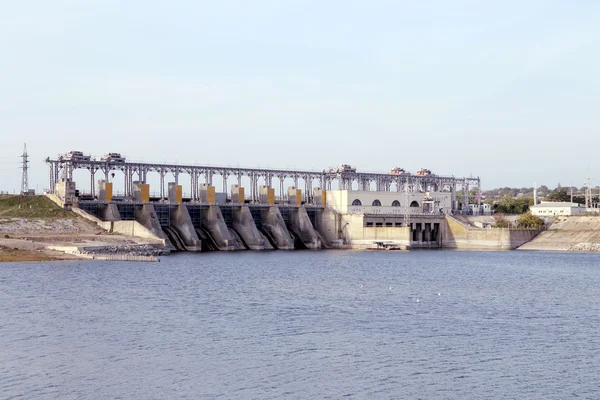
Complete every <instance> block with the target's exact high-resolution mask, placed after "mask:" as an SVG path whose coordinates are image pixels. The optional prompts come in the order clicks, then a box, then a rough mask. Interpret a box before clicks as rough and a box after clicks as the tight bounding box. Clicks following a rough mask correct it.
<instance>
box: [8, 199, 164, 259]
mask: <svg viewBox="0 0 600 400" xmlns="http://www.w3.org/2000/svg"><path fill="white" fill-rule="evenodd" d="M165 253H168V251H167V250H165V248H164V246H163V244H162V243H161V242H158V241H155V240H152V239H143V238H137V237H129V236H124V235H118V234H113V233H108V232H106V231H105V230H104V229H101V228H100V227H98V226H97V225H95V224H94V223H92V222H89V221H87V220H85V219H83V218H81V217H79V216H77V215H76V214H74V213H72V212H69V211H65V210H63V209H61V208H60V207H58V206H57V205H55V204H54V203H52V202H51V201H50V200H48V199H46V198H45V197H43V196H34V197H19V196H11V197H4V198H2V199H0V262H1V261H5V262H10V261H14V262H18V261H53V260H77V259H115V260H116V259H122V260H132V261H139V260H142V261H146V260H156V256H158V255H163V254H165Z"/></svg>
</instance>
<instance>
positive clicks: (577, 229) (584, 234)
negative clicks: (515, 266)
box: [519, 216, 600, 251]
mask: <svg viewBox="0 0 600 400" xmlns="http://www.w3.org/2000/svg"><path fill="white" fill-rule="evenodd" d="M519 250H548V251H552V250H556V251H599V250H600V217H598V216H594V217H592V216H570V217H566V216H561V217H558V218H557V219H556V220H555V222H554V223H552V225H550V226H549V227H548V228H547V230H545V231H544V232H541V233H540V234H539V235H538V236H537V237H536V238H535V239H533V240H532V241H531V242H529V243H526V244H524V245H523V246H521V247H519Z"/></svg>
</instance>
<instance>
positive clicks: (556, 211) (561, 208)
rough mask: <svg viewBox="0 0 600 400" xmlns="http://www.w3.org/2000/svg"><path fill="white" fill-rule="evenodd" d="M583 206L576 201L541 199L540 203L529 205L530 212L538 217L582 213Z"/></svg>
mask: <svg viewBox="0 0 600 400" xmlns="http://www.w3.org/2000/svg"><path fill="white" fill-rule="evenodd" d="M585 211H586V209H585V206H583V205H581V204H578V203H570V202H554V201H542V202H541V203H540V204H538V205H535V206H531V214H532V215H537V216H539V217H551V216H554V215H583V214H585Z"/></svg>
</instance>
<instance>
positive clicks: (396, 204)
mask: <svg viewBox="0 0 600 400" xmlns="http://www.w3.org/2000/svg"><path fill="white" fill-rule="evenodd" d="M392 207H400V202H399V201H398V200H394V201H393V202H392Z"/></svg>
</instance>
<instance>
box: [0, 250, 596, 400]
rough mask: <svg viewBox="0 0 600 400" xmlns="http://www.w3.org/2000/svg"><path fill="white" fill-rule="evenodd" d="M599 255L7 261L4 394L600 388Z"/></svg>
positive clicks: (473, 392) (525, 393)
mask: <svg viewBox="0 0 600 400" xmlns="http://www.w3.org/2000/svg"><path fill="white" fill-rule="evenodd" d="M599 308H600V254H581V253H579V254H574V253H569V254H567V253H542V252H519V251H515V252H457V251H411V252H367V251H320V252H310V251H293V252H263V253H255V252H239V253H210V254H189V253H188V254H178V255H173V256H170V257H163V258H162V260H161V262H160V263H125V262H78V261H75V262H73V261H70V262H53V263H3V264H0V398H1V399H17V398H18V399H213V398H215V399H216V398H222V399H325V398H331V399H340V398H348V399H574V398H579V399H599V398H600V383H599V382H600V333H599V329H600V312H599V311H600V310H599Z"/></svg>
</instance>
